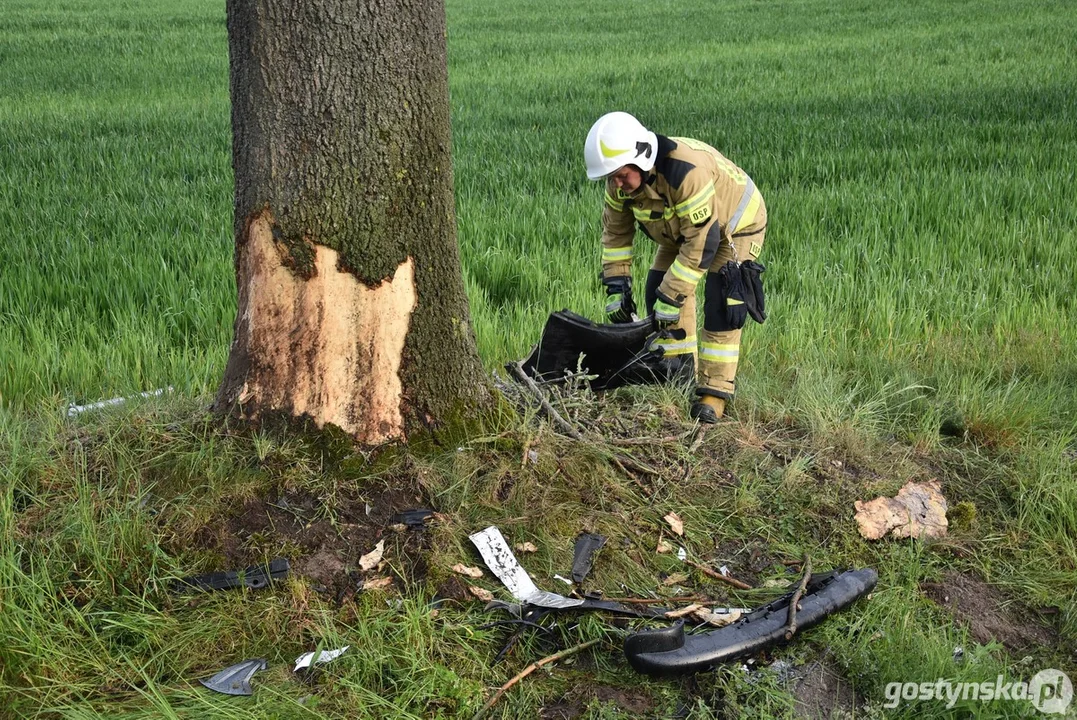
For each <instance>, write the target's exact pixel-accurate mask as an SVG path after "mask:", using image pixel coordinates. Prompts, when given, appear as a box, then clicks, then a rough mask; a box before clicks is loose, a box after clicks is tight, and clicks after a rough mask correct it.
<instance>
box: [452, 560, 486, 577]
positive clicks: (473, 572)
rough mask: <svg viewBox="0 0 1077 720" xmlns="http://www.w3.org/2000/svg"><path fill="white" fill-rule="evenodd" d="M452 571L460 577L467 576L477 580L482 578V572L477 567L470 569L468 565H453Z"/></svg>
mask: <svg viewBox="0 0 1077 720" xmlns="http://www.w3.org/2000/svg"><path fill="white" fill-rule="evenodd" d="M452 571H453V572H454V573H457V574H460V575H465V576H467V577H469V578H473V579H475V580H477V579H479V578H481V577H482V570H480V569H479V568H477V567H468V566H467V565H464V564H463V563H456V564H455V565H453V566H452Z"/></svg>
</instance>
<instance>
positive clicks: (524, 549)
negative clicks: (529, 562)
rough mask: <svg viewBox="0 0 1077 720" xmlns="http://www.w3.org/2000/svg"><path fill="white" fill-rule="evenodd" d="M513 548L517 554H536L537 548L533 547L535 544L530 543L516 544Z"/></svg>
mask: <svg viewBox="0 0 1077 720" xmlns="http://www.w3.org/2000/svg"><path fill="white" fill-rule="evenodd" d="M513 547H514V548H515V549H516V552H518V553H533V552H538V548H537V547H535V543H532V542H525V543H518V544H517V545H514V546H513Z"/></svg>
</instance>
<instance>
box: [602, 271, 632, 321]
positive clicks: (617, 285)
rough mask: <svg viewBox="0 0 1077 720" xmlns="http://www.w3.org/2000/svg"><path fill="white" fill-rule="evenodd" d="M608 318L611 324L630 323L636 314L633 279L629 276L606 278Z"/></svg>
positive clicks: (604, 282) (603, 282) (604, 283)
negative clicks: (633, 298)
mask: <svg viewBox="0 0 1077 720" xmlns="http://www.w3.org/2000/svg"><path fill="white" fill-rule="evenodd" d="M602 284H603V285H605V286H606V317H608V318H609V321H610V322H611V323H630V322H632V321H633V317H632V316H633V315H634V314H635V312H636V303H635V302H634V301H633V300H632V278H630V277H628V276H621V277H612V278H605V279H604V280H603V281H602Z"/></svg>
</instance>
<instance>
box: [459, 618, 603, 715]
mask: <svg viewBox="0 0 1077 720" xmlns="http://www.w3.org/2000/svg"><path fill="white" fill-rule="evenodd" d="M599 640H601V638H596V639H594V640H588V641H587V642H585V643H580V644H579V645H575V646H573V647H570V648H566V649H564V650H562V651H561V652H557V653H554V654H553V655H550V656H548V657H544V658H542V659H541V660H539V661H537V662H533V663H531V664H530V665H528V666H527V667H525V668H524V669H523V670H521V671H520V672H519V673H517V674H516V676H515V677H513V678H512V679H511V680H509V681H508V682H507V683H505V684H504V685H502V686H501V687H500V688H498V691H497V692H496V693H494V696H493V697H492V698H490V699H489V700H487V701H486V704H485V705H483V706H482V708H481V709H480V710H479V711H478V712H477V713H475V714H474V715H473V716H472V718H471V720H480V718H482V716H483V715H485V714H486V711H487V710H489V709H490V708H492V707H493V706H494V705H495V704H496V703H497V701H498V700H500V699H501V696H502V695H504V694H505V692H506V691H507V690H508V689H509V688H511V687H512V686H513V685H515V684H516V683H518V682H520V681H521V680H523V679H524V678H525V677H527V676H528V675H530V674H531V673H533V672H534V671H536V670H538V669H539V668H540V667H542V666H543V665H549V664H550V663H552V662H557V661H558V660H560V659H561V658H566V657H568V656H569V655H575V654H576V653H578V652H580V651H581V650H586V649H587V648H589V647H591V646H592V645H594V644H596V643H597V642H599Z"/></svg>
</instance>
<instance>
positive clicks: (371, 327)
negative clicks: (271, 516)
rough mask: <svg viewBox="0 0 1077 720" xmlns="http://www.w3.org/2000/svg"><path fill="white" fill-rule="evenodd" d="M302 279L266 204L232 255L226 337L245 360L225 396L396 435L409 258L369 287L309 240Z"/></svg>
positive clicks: (374, 434)
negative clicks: (234, 296)
mask: <svg viewBox="0 0 1077 720" xmlns="http://www.w3.org/2000/svg"><path fill="white" fill-rule="evenodd" d="M312 253H313V258H314V262H313V265H312V272H311V273H310V277H309V279H304V278H303V277H300V276H298V275H296V274H295V273H293V272H292V271H291V270H290V269H289V268H288V267H287V263H286V260H287V253H286V251H285V250H284V249H283V248H281V247H280V246H279V245H277V244H275V243H274V241H273V218H272V213H271V212H270V211H269V209H268V208H267V209H265V210H263V211H262V212H260V213H258V214H257V215H256V216H255V217H254V218H252V220H251V222H250V223H249V224H248V226H247V242H245V243H243V244H242V245H241V246H240V249H239V254H238V257H237V263H238V265H239V276H240V277H241V278H242V279H243V284H242V285H241V286H240V287H239V312H238V320H237V322H236V337H235V340H234V341H233V342H234V346H235V347H237V348H238V347H242V348H243V350H244V355H245V356H246V360H247V367H246V372H245V373H243V377H244V382H243V383H242V385H236V386H234V390H233V391H234V393H235V394H234V396H233V397H229V398H227V402H228V404H229V405H239V406H240V407H241V408H242V410H243V413H244V414H245V415H246V416H247V417H249V418H252V419H253V418H257V417H258V416H259V414H261V413H263V412H265V411H268V410H273V411H284V412H287V413H288V414H290V415H293V416H297V417H298V416H304V415H305V416H308V417H310V418H311V419H312V420H314V422H315V423H316V424H317V426H318V427H324V426H325V425H326V424H327V423H332V424H333V425H336V426H337V427H339V428H340V429H342V430H344V431H345V432H346V433H348V434H349V435H352V436H353V437H355V438H356V439H357V440H358V441H359V442H361V443H364V444H370V445H373V444H379V443H383V442H385V441H387V440H390V439H393V438H396V437H401V436H403V435H404V417H403V414H402V412H401V397H402V394H403V386H402V383H401V380H400V366H401V362H402V356H403V351H404V341H405V339H406V337H407V334H408V329H409V327H410V321H411V316H412V313H413V311H414V310H415V304H416V292H415V268H414V263H413V262H412V260H411V258H408V259H407V260H405V261H404V262H403V263H402V264H401V265H400V266H399V267H398V268H397V270H396V272H395V273H394V275H393V278H392V279H391V280H387V281H385V282H383V283H381V284H380V285H378V286H376V287H373V288H368V287H366V286H365V285H363V284H362V283H360V282H359V281H358V279H356V277H355V276H354V275H352V274H351V273H347V272H342V271H340V270H339V269H338V262H339V254H338V253H337V252H336V251H335V250H332V249H331V248H327V247H325V246H323V245H315V246H312Z"/></svg>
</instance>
